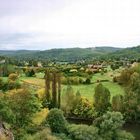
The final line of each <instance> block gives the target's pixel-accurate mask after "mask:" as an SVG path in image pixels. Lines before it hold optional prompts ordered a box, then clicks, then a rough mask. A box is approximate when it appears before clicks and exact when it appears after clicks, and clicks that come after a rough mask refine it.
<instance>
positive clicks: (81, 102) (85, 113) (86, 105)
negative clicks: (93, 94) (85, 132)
mask: <svg viewBox="0 0 140 140" xmlns="http://www.w3.org/2000/svg"><path fill="white" fill-rule="evenodd" d="M72 114H73V115H74V116H76V117H79V118H86V119H87V118H93V116H94V109H93V106H92V104H91V103H90V101H89V100H87V99H86V98H81V97H80V98H79V99H78V98H77V100H76V99H75V104H74V106H73V110H72Z"/></svg>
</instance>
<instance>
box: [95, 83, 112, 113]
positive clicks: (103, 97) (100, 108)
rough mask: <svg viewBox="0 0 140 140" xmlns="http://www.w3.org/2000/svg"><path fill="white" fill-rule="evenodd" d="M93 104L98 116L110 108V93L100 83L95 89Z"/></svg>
mask: <svg viewBox="0 0 140 140" xmlns="http://www.w3.org/2000/svg"><path fill="white" fill-rule="evenodd" d="M93 104H94V107H95V110H96V111H97V113H98V114H102V113H104V112H106V111H107V110H108V107H109V106H110V92H109V90H108V89H107V88H106V87H104V86H103V85H102V84H101V83H99V84H98V85H97V86H96V87H95V94H94V103H93Z"/></svg>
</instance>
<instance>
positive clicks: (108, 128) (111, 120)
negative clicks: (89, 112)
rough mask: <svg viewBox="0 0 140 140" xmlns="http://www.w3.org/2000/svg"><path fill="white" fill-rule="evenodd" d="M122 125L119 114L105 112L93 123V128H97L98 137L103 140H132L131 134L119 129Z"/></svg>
mask: <svg viewBox="0 0 140 140" xmlns="http://www.w3.org/2000/svg"><path fill="white" fill-rule="evenodd" d="M123 124H124V120H123V115H122V114H121V113H120V112H107V113H106V114H104V115H103V116H101V117H99V118H97V119H95V120H94V122H93V126H94V127H97V128H99V135H100V136H101V137H102V139H103V140H134V137H133V135H132V134H130V133H128V132H126V131H124V130H122V129H121V128H122V126H123ZM126 135H128V136H129V137H127V136H126ZM127 138H128V139H127Z"/></svg>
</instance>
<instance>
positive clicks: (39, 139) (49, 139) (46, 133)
mask: <svg viewBox="0 0 140 140" xmlns="http://www.w3.org/2000/svg"><path fill="white" fill-rule="evenodd" d="M32 140H58V139H57V138H56V137H55V136H53V135H52V133H51V131H50V129H48V128H46V129H44V130H42V131H40V132H38V133H36V134H35V135H34V136H33V139H32Z"/></svg>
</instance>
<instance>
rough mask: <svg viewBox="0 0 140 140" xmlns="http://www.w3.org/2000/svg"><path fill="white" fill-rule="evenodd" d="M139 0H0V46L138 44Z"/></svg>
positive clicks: (22, 48) (35, 46)
mask: <svg viewBox="0 0 140 140" xmlns="http://www.w3.org/2000/svg"><path fill="white" fill-rule="evenodd" d="M139 5H140V1H139V0H128V1H121V0H114V1H112V0H106V1H104V0H94V1H93V0H60V1H59V2H58V1H57V0H40V1H37V0H24V1H16V0H5V1H3V0H0V21H1V22H0V50H50V49H55V48H56V49H57V48H76V47H78V48H89V47H90V46H99V47H100V46H115V47H117V48H118V47H119V48H127V47H133V46H137V45H139V44H140V41H139V38H140V28H139V25H140V9H139Z"/></svg>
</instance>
